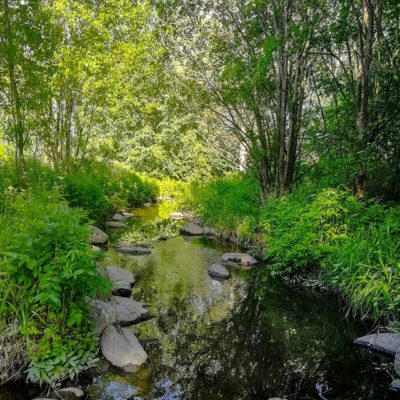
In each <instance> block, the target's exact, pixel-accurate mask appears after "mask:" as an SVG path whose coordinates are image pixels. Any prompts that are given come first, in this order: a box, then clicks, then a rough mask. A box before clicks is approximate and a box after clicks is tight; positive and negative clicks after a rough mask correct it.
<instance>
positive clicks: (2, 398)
mask: <svg viewBox="0 0 400 400" xmlns="http://www.w3.org/2000/svg"><path fill="white" fill-rule="evenodd" d="M133 212H134V213H135V217H134V218H132V219H131V220H130V221H129V226H128V228H126V229H123V230H116V231H113V232H112V233H111V242H110V244H111V245H113V244H117V243H120V242H124V241H126V242H140V243H151V245H150V246H151V251H152V253H151V254H150V255H147V256H130V255H124V254H119V253H117V252H115V251H114V250H112V249H111V246H110V250H109V252H108V255H107V256H106V258H105V259H104V260H103V261H102V263H104V264H106V265H110V264H116V265H119V266H122V267H124V268H127V269H129V270H131V271H133V272H134V274H135V278H136V285H135V287H134V290H133V293H132V298H133V299H134V300H137V301H141V302H143V303H144V304H145V305H146V306H147V308H148V309H149V310H150V311H151V313H152V315H154V318H152V319H151V320H149V321H146V322H144V323H140V324H137V325H134V326H132V327H131V329H132V331H133V332H134V333H135V334H136V335H137V336H138V338H139V339H140V340H141V342H142V343H143V345H144V347H145V349H146V351H147V352H148V354H149V362H148V364H147V365H146V366H145V367H142V368H141V369H140V370H139V371H138V372H137V373H136V374H134V375H123V374H119V373H118V372H117V371H109V372H108V373H107V374H105V375H104V376H100V377H97V378H96V381H95V384H94V385H92V387H91V388H90V389H89V395H88V398H89V399H90V400H124V399H128V398H129V399H135V400H139V399H143V400H145V399H146V400H150V399H159V400H161V399H163V400H172V399H174V400H180V399H182V400H183V399H189V400H196V399H199V400H211V399H212V400H214V399H224V400H232V399H238V400H239V399H240V400H242V399H243V400H244V399H265V400H267V399H269V398H274V397H277V398H282V399H321V398H322V399H323V398H326V399H343V400H345V399H346V400H349V399H393V398H395V397H394V396H393V394H392V393H391V392H389V391H388V385H389V383H390V382H391V380H392V379H391V376H390V373H391V371H392V362H391V361H390V360H386V359H383V358H379V357H378V356H376V355H374V354H369V353H368V352H366V351H364V350H362V349H359V348H357V347H355V346H354V345H353V344H352V342H353V340H354V339H355V338H356V337H357V336H359V335H361V334H365V333H366V332H365V328H362V327H360V326H359V325H358V324H357V323H355V321H351V320H348V319H345V318H344V316H343V314H342V313H341V312H340V310H339V307H338V304H337V302H336V300H335V299H334V298H332V297H330V296H327V295H323V294H320V293H318V292H316V293H314V292H311V291H307V290H298V289H293V288H289V287H288V286H286V285H285V284H283V283H281V282H278V281H276V280H274V279H272V278H270V277H268V275H267V274H266V273H265V270H263V268H262V266H260V267H259V268H256V269H254V270H251V271H239V270H237V271H233V273H232V277H231V278H230V279H229V280H227V281H218V280H215V279H212V278H210V277H209V276H208V274H207V267H208V266H209V265H211V264H213V263H215V262H218V261H220V258H221V255H222V254H223V253H224V252H227V251H231V250H232V248H230V247H227V246H223V245H220V244H217V243H216V242H215V241H214V240H213V239H206V238H193V237H182V236H179V235H178V234H177V233H178V230H179V226H180V224H181V222H180V221H172V220H169V219H167V218H165V217H164V218H163V217H162V216H163V214H165V213H163V212H162V211H161V210H160V209H159V208H158V207H149V208H144V209H136V210H133ZM160 236H161V237H162V239H163V240H157V239H158V238H160ZM167 237H169V238H168V239H167ZM165 239H167V240H165ZM321 385H322V386H321ZM321 387H322V388H323V389H322V391H323V392H324V394H323V397H320V394H319V391H320V392H321V389H320V390H319V388H321ZM30 398H31V397H29V395H27V392H26V391H24V393H23V394H18V392H17V391H13V390H11V389H10V388H8V389H5V388H2V389H0V400H12V399H13V400H14V399H18V400H25V399H30Z"/></svg>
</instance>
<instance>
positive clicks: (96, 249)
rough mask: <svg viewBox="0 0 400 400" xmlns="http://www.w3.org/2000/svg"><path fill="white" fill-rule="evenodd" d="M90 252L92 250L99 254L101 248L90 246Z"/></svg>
mask: <svg viewBox="0 0 400 400" xmlns="http://www.w3.org/2000/svg"><path fill="white" fill-rule="evenodd" d="M92 250H93V251H94V252H95V253H100V252H101V248H100V247H98V246H95V245H92Z"/></svg>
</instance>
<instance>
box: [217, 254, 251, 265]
mask: <svg viewBox="0 0 400 400" xmlns="http://www.w3.org/2000/svg"><path fill="white" fill-rule="evenodd" d="M228 261H231V262H235V263H238V264H240V265H244V266H251V265H255V264H257V260H256V259H255V258H254V257H252V256H251V255H250V254H247V253H225V254H224V255H223V256H222V262H228Z"/></svg>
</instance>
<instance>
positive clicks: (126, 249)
mask: <svg viewBox="0 0 400 400" xmlns="http://www.w3.org/2000/svg"><path fill="white" fill-rule="evenodd" d="M115 250H117V251H118V252H119V253H125V254H132V255H137V256H144V255H147V254H151V250H149V249H148V248H147V247H142V246H133V245H130V244H120V245H118V246H115Z"/></svg>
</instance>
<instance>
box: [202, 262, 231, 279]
mask: <svg viewBox="0 0 400 400" xmlns="http://www.w3.org/2000/svg"><path fill="white" fill-rule="evenodd" d="M208 275H210V276H211V277H213V278H219V279H229V278H230V276H231V274H230V273H229V271H228V270H227V269H226V268H225V267H224V266H223V265H221V264H213V265H211V266H210V267H209V268H208Z"/></svg>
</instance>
